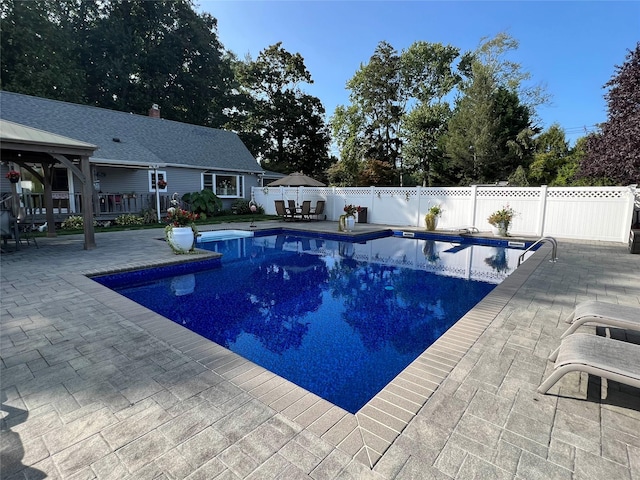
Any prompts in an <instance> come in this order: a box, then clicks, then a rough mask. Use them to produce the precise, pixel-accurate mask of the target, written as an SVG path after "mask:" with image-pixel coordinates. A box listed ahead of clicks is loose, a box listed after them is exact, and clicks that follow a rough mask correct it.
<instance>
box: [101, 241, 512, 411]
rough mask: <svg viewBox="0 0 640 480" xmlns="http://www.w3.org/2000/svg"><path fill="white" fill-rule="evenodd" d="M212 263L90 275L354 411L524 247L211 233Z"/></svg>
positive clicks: (493, 281)
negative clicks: (215, 257) (218, 237)
mask: <svg viewBox="0 0 640 480" xmlns="http://www.w3.org/2000/svg"><path fill="white" fill-rule="evenodd" d="M205 245H206V246H207V248H209V249H211V250H214V251H218V252H220V253H222V254H223V261H222V263H221V264H218V266H217V267H216V268H210V269H205V270H203V271H197V272H192V273H191V272H185V271H181V272H179V274H175V273H171V270H170V269H169V270H168V274H167V275H166V276H163V277H161V278H157V279H155V280H147V279H145V278H144V276H142V278H140V275H138V276H137V278H138V280H136V281H132V279H131V277H130V278H127V275H126V274H118V275H117V276H108V277H103V279H102V280H101V279H100V278H96V280H97V281H101V283H104V284H106V285H107V286H110V287H111V288H113V289H114V290H116V291H118V292H119V293H121V294H122V295H124V296H126V297H128V298H131V299H133V300H134V301H136V302H138V303H140V304H142V305H144V306H146V307H147V308H149V309H151V310H154V311H156V312H158V313H160V314H161V315H163V316H165V317H167V318H170V319H171V320H173V321H175V322H178V323H180V324H182V325H185V326H186V327H187V328H189V329H191V330H193V331H195V332H197V333H199V334H200V335H202V336H204V337H206V338H209V339H210V340H212V341H214V342H216V343H218V344H220V345H222V346H224V347H226V348H228V349H230V350H232V351H234V352H236V353H238V354H239V355H242V356H243V357H245V358H247V359H249V360H251V361H253V362H254V363H256V364H258V365H261V366H263V367H264V368H266V369H268V370H270V371H272V372H274V373H276V374H278V375H280V376H282V377H284V378H286V379H288V380H290V381H292V382H293V383H295V384H297V385H299V386H301V387H303V388H305V389H307V390H309V391H311V392H313V393H315V394H317V395H319V396H321V397H323V398H325V399H326V400H328V401H330V402H332V403H334V404H336V405H338V406H340V407H342V408H344V409H346V410H347V411H349V412H352V413H355V412H356V411H357V410H359V409H360V408H361V407H362V406H363V405H364V404H365V403H366V402H367V401H369V400H370V399H371V398H372V397H373V396H374V395H375V394H376V393H377V392H378V391H380V390H381V389H382V388H383V387H384V386H385V385H386V384H387V383H389V382H390V381H391V380H392V379H393V378H394V377H395V376H396V375H397V374H398V373H399V372H401V371H402V370H403V369H404V368H405V367H406V366H407V365H408V364H409V363H411V362H412V361H413V360H414V359H415V358H417V357H418V356H419V355H420V354H421V353H422V352H423V351H424V350H425V349H426V348H428V347H429V345H431V343H433V342H434V341H435V340H436V339H437V338H438V337H439V336H441V335H442V334H443V333H444V332H445V331H446V330H447V329H448V328H449V327H451V325H453V324H454V323H455V322H456V321H457V320H458V319H459V318H461V317H462V316H463V315H464V314H465V313H466V312H467V311H468V310H470V309H471V308H472V307H473V306H474V305H475V304H476V303H478V302H479V301H480V300H481V299H482V298H483V297H484V296H486V295H487V294H488V293H489V292H490V291H491V290H492V289H493V288H494V287H495V285H496V284H498V283H499V282H500V281H501V280H502V279H503V278H505V277H506V275H507V274H508V272H510V271H511V270H513V269H515V265H514V263H517V257H518V253H520V251H519V250H516V251H512V250H511V249H505V248H502V247H495V246H480V245H465V244H461V243H456V242H454V243H450V242H437V241H430V240H418V239H409V238H398V237H387V238H381V239H376V240H371V241H368V242H366V243H351V242H342V241H334V240H326V239H322V238H310V237H303V236H293V235H272V236H265V237H252V238H240V239H233V240H225V241H220V242H207V243H206V244H205Z"/></svg>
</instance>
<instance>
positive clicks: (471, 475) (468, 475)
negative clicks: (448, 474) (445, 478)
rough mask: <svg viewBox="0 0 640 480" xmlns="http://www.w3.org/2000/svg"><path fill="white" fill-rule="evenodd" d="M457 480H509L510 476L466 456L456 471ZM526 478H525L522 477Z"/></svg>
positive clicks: (489, 464)
mask: <svg viewBox="0 0 640 480" xmlns="http://www.w3.org/2000/svg"><path fill="white" fill-rule="evenodd" d="M456 478H457V479H460V480H465V479H478V478H491V479H494V480H502V479H505V480H507V479H511V478H513V477H512V475H511V474H510V473H509V472H507V471H505V470H502V469H500V468H498V467H497V466H495V465H492V464H491V463H489V462H487V461H486V460H483V459H482V458H478V457H476V456H474V455H467V456H466V457H465V459H464V462H463V463H462V466H461V467H460V470H459V471H458V474H457V476H456ZM524 478H527V477H524Z"/></svg>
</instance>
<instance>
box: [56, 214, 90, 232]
mask: <svg viewBox="0 0 640 480" xmlns="http://www.w3.org/2000/svg"><path fill="white" fill-rule="evenodd" d="M96 225H97V223H96V221H95V220H94V221H93V226H94V227H95V226H96ZM60 228H62V230H82V229H83V228H84V220H83V219H82V217H81V216H80V215H71V216H69V217H67V219H66V220H65V221H64V222H62V225H61V227H60Z"/></svg>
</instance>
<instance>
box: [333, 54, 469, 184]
mask: <svg viewBox="0 0 640 480" xmlns="http://www.w3.org/2000/svg"><path fill="white" fill-rule="evenodd" d="M458 54H459V50H458V49H457V48H455V47H452V46H443V45H441V44H430V43H426V42H415V43H414V44H412V45H411V46H410V47H409V48H408V49H407V50H404V51H402V52H401V53H400V54H398V52H397V51H396V50H395V49H394V48H393V47H392V46H391V45H390V44H388V43H387V42H380V43H379V44H378V46H377V47H376V49H375V51H374V53H373V55H372V56H371V58H370V59H369V63H367V64H365V65H361V66H360V68H359V70H358V71H357V72H356V73H355V75H354V76H353V77H352V78H351V79H350V80H349V82H347V88H349V89H350V90H351V93H350V95H349V98H350V101H351V105H349V106H348V107H344V106H342V105H340V106H338V107H337V108H336V111H335V113H334V115H333V117H332V118H331V126H332V129H333V132H334V138H335V140H336V143H337V144H338V147H339V148H340V155H341V159H343V160H345V159H347V158H348V159H349V161H350V162H353V161H355V162H365V161H366V162H371V161H373V160H376V161H379V162H384V163H386V164H387V165H388V168H391V169H399V170H400V171H401V172H402V173H404V172H406V171H408V173H412V172H413V171H415V169H420V168H421V166H422V165H424V163H425V161H426V159H425V157H424V155H423V153H422V152H419V151H418V149H419V148H420V146H421V145H422V146H424V145H425V141H426V140H427V139H428V138H429V139H432V140H433V139H435V138H436V137H437V135H438V134H439V133H441V128H442V125H441V124H438V123H437V121H436V120H437V119H438V118H441V116H439V115H438V113H437V112H440V109H439V108H440V107H435V106H433V105H434V104H437V103H440V102H441V101H442V98H443V97H444V96H446V95H447V94H448V93H449V92H450V91H451V89H452V88H453V87H454V86H455V85H456V84H457V82H458V81H459V80H460V76H459V75H458V74H457V73H456V72H455V71H454V69H453V66H452V65H453V62H454V60H455V59H456V58H457V56H458ZM431 109H433V112H432V113H431V114H429V115H430V118H429V120H428V121H426V120H424V121H420V120H419V119H420V118H421V117H422V118H424V116H425V115H426V113H427V112H429V111H430V110H431ZM413 110H416V113H415V114H413V119H412V120H411V125H409V126H406V125H405V122H407V121H408V118H409V114H410V112H412V111H413ZM441 119H442V118H441ZM420 126H423V127H428V128H429V129H430V132H428V133H426V134H424V135H423V136H422V138H421V139H416V140H415V141H414V142H413V145H412V147H411V148H410V151H409V152H406V151H405V150H404V147H403V146H404V144H405V143H406V142H408V141H410V137H411V136H412V135H414V133H415V134H419V133H420V132H417V130H416V129H417V128H419V127H420ZM431 144H433V142H431ZM431 144H430V145H431ZM429 150H431V147H429ZM429 161H431V160H429ZM374 165H375V168H372V166H374ZM407 167H408V168H407ZM379 170H380V168H379V165H377V164H370V165H369V166H368V167H367V171H369V172H371V173H372V175H365V176H364V177H362V176H361V177H360V178H371V179H374V180H373V181H377V180H375V179H381V178H393V181H394V183H395V182H397V181H398V180H400V179H401V175H397V174H396V175H391V176H388V175H379V174H378V173H376V172H378V171H379ZM421 175H422V174H421Z"/></svg>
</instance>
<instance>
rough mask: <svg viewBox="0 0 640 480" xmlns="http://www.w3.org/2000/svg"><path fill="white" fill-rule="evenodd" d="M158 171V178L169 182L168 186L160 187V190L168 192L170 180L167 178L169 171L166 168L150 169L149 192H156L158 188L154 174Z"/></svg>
mask: <svg viewBox="0 0 640 480" xmlns="http://www.w3.org/2000/svg"><path fill="white" fill-rule="evenodd" d="M156 172H158V178H160V179H162V180H164V181H166V182H167V186H166V187H164V188H159V189H158V192H164V193H167V189H168V188H169V181H168V180H167V172H166V171H165V170H150V171H149V193H155V191H156V189H155V188H154V187H155V185H154V183H153V176H154V175H155V173H156Z"/></svg>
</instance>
